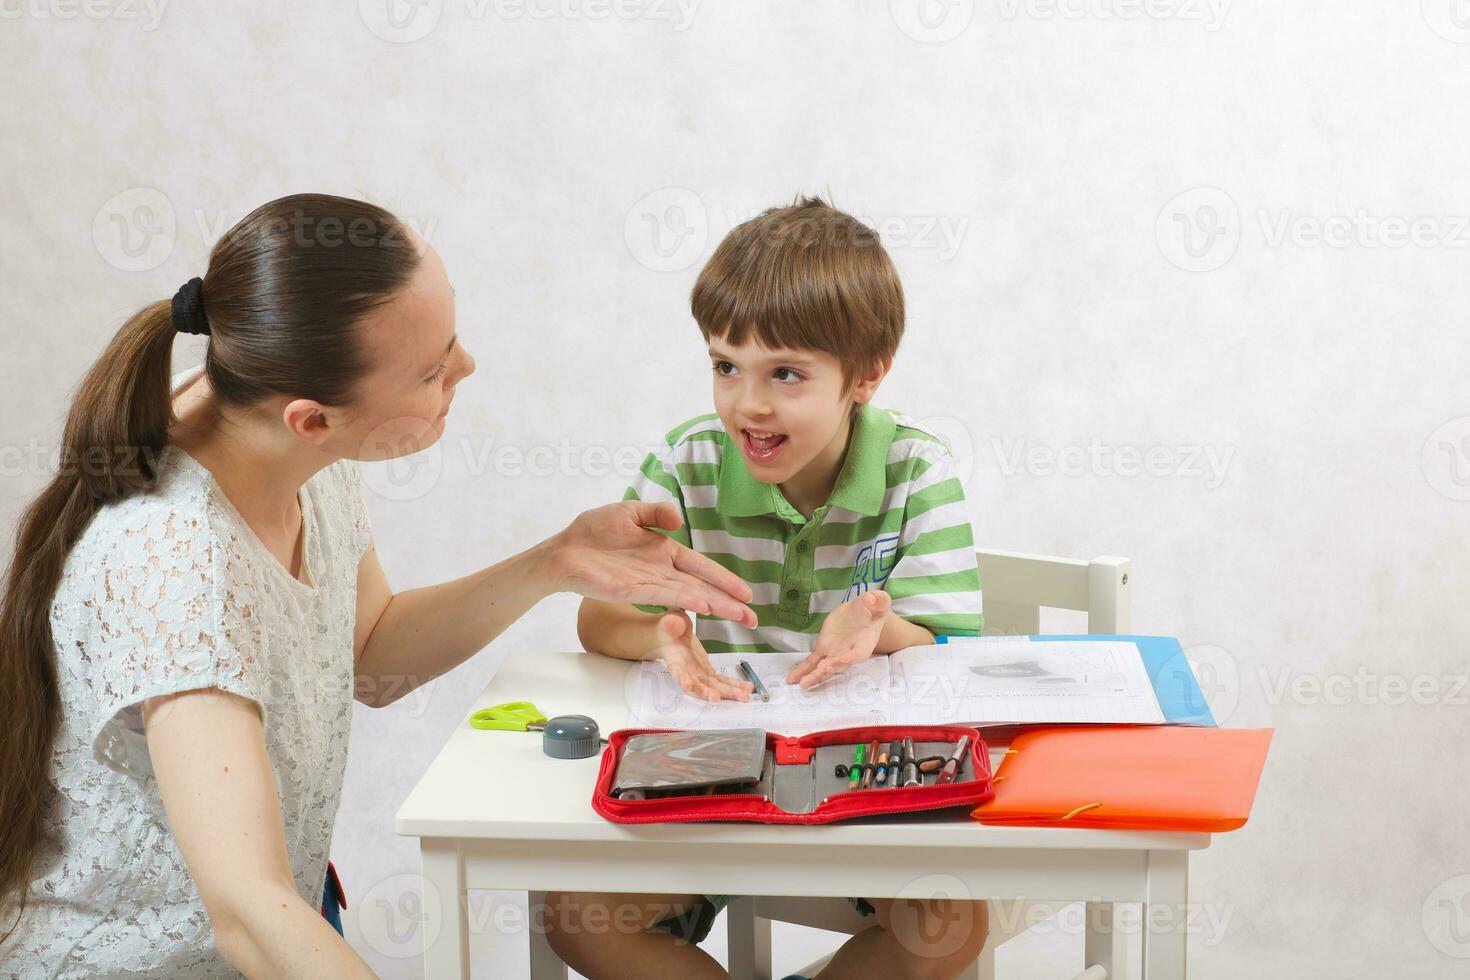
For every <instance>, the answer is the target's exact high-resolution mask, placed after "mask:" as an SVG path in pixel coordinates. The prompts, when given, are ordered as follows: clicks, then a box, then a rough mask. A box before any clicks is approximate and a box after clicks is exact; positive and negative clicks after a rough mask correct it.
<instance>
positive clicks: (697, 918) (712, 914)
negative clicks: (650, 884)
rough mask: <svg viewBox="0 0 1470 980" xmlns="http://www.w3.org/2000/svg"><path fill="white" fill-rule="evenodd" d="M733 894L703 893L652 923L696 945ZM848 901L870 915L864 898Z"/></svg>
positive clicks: (706, 936)
mask: <svg viewBox="0 0 1470 980" xmlns="http://www.w3.org/2000/svg"><path fill="white" fill-rule="evenodd" d="M734 897H735V896H733V895H705V896H704V901H702V902H700V903H699V905H698V907H696V908H693V909H690V910H689V912H687V913H686V914H684V915H671V916H669V917H668V918H667V919H664V920H663V921H661V922H657V923H655V924H654V926H653V927H654V928H655V929H657V930H658V931H659V932H667V933H669V934H670V935H672V936H673V937H674V938H675V939H678V940H680V941H681V942H686V943H694V944H695V945H696V946H697V945H698V944H700V943H702V942H704V941H705V939H706V938H708V936H709V931H710V929H711V928H713V927H714V924H715V919H716V918H718V917H719V914H720V912H721V910H723V909H724V908H725V906H727V905H729V904H730V899H732V898H734ZM847 901H848V903H849V904H850V905H851V906H852V907H853V908H854V909H856V910H857V913H858V915H872V914H873V906H872V905H870V904H869V903H868V900H867V899H864V898H849V899H848V900H847Z"/></svg>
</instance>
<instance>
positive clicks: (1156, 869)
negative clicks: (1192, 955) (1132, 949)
mask: <svg viewBox="0 0 1470 980" xmlns="http://www.w3.org/2000/svg"><path fill="white" fill-rule="evenodd" d="M1188 925H1189V852H1188V851H1149V852H1148V903H1147V904H1145V905H1144V906H1143V977H1144V980H1184V977H1185V971H1186V968H1187V967H1186V963H1187V960H1186V955H1185V954H1186V949H1185V939H1186V930H1187V927H1188Z"/></svg>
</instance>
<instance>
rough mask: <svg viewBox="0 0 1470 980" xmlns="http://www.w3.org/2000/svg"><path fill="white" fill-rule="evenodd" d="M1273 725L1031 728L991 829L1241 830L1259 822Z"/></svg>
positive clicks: (1004, 773)
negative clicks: (1255, 815)
mask: <svg viewBox="0 0 1470 980" xmlns="http://www.w3.org/2000/svg"><path fill="white" fill-rule="evenodd" d="M1271 733H1272V729H1270V728H1247V729H1241V728H1233V729H1232V728H1188V727H1179V726H1173V725H1144V726H1136V725H1129V726H1102V727H1063V728H1041V729H1031V730H1029V731H1026V732H1025V733H1023V734H1021V735H1018V736H1017V737H1016V739H1015V741H1014V742H1012V743H1011V751H1010V752H1009V753H1007V754H1006V757H1005V760H1004V761H1003V762H1002V763H1001V764H1000V767H999V769H998V770H997V771H996V775H995V797H994V798H993V799H991V800H990V801H989V802H988V803H984V804H982V805H981V806H980V807H978V808H976V809H975V811H974V812H973V813H972V814H971V815H972V816H974V817H975V818H976V819H977V820H979V821H980V822H981V823H985V824H1006V825H1011V826H1023V827H1092V828H1099V829H1105V830H1188V831H1205V832H1208V833H1219V832H1221V831H1225V830H1235V829H1236V828H1237V827H1240V826H1241V825H1242V824H1244V823H1245V821H1246V818H1247V817H1249V816H1250V812H1251V803H1252V802H1253V801H1254V800H1255V796H1256V784H1257V783H1258V782H1260V778H1261V768H1262V767H1263V766H1264V765H1265V764H1266V747H1267V746H1268V745H1270V743H1271Z"/></svg>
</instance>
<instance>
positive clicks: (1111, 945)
mask: <svg viewBox="0 0 1470 980" xmlns="http://www.w3.org/2000/svg"><path fill="white" fill-rule="evenodd" d="M1082 914H1083V916H1084V917H1085V919H1086V926H1085V932H1084V938H1083V960H1082V964H1083V966H1088V967H1092V966H1100V967H1102V968H1103V969H1105V970H1107V971H1108V977H1109V980H1128V937H1127V936H1122V935H1119V934H1118V932H1117V930H1116V929H1115V928H1114V927H1113V903H1112V902H1088V903H1087V906H1086V908H1084V909H1083V911H1082Z"/></svg>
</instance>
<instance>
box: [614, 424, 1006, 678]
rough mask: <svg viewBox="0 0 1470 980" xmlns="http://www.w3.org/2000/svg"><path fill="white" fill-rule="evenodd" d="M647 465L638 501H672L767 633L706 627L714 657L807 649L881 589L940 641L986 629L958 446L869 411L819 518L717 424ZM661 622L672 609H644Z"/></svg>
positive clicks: (688, 540) (702, 623)
mask: <svg viewBox="0 0 1470 980" xmlns="http://www.w3.org/2000/svg"><path fill="white" fill-rule="evenodd" d="M667 443H668V445H667V446H666V447H664V448H662V449H660V450H659V451H657V452H653V453H650V454H649V455H648V458H647V459H645V460H644V461H643V466H642V467H641V468H640V471H639V473H638V476H637V477H636V478H635V480H634V482H633V485H632V486H631V487H629V488H628V492H627V493H626V494H625V495H624V498H623V499H625V500H628V499H639V500H651V501H664V500H668V501H672V502H673V503H675V504H676V505H678V507H679V510H680V512H681V513H682V514H683V516H684V524H683V526H682V527H680V528H679V530H678V531H674V532H670V533H671V534H672V536H673V537H674V538H675V539H676V540H678V541H680V542H682V543H683V544H685V545H688V546H689V547H691V548H693V549H694V550H695V551H698V552H700V553H701V554H705V555H708V556H709V557H711V558H713V559H714V560H715V561H717V562H719V563H720V564H721V565H724V566H725V567H726V568H728V569H730V571H732V572H734V573H735V574H736V575H739V576H740V577H741V578H742V579H744V580H745V581H746V582H747V583H749V585H750V587H751V589H752V590H753V591H754V593H755V597H754V599H753V600H752V602H751V608H753V609H754V610H755V612H756V615H757V616H758V617H759V624H758V625H757V626H756V627H755V628H754V629H752V628H750V627H747V626H742V625H740V624H739V623H731V622H727V621H726V620H722V619H714V618H711V617H704V616H701V617H699V618H698V621H697V623H696V625H695V634H696V635H697V636H698V637H699V638H700V640H701V641H702V642H703V643H704V646H705V649H706V650H708V651H709V652H711V653H719V652H725V651H739V652H751V653H769V652H774V651H786V652H805V651H808V650H810V649H811V646H812V642H813V640H814V639H815V637H816V634H817V633H818V632H820V631H821V628H822V623H823V621H824V620H825V619H826V618H827V615H828V614H829V613H830V612H832V610H834V609H836V608H837V607H838V606H839V605H841V604H842V603H843V602H846V601H847V600H849V599H854V598H856V597H858V596H860V595H862V594H863V593H864V592H866V591H868V590H869V589H880V588H881V589H884V590H886V591H887V592H888V594H889V595H890V596H891V597H892V599H893V610H894V612H896V613H897V614H898V615H900V616H902V617H903V618H904V619H906V620H908V621H909V622H912V623H916V624H918V625H919V626H923V627H924V628H925V629H927V630H929V631H930V632H932V633H935V634H936V635H937V634H941V633H943V634H949V635H962V636H975V635H978V634H979V632H980V626H981V621H980V619H981V617H980V571H979V569H978V567H977V566H976V563H975V541H974V535H973V534H972V532H971V530H970V518H969V514H968V512H967V511H966V508H965V494H964V489H963V487H962V486H961V485H960V480H959V478H958V476H956V475H955V466H954V460H953V457H952V456H951V455H950V452H949V449H948V448H947V447H946V446H945V445H944V442H943V441H942V440H940V439H939V438H938V437H937V436H935V435H934V434H933V433H931V432H929V431H927V430H926V429H924V428H923V427H922V426H920V425H919V424H918V423H916V422H914V421H913V420H911V419H909V418H907V417H906V416H903V415H900V414H898V413H896V412H890V411H888V410H886V409H880V408H875V407H873V406H872V405H864V406H863V407H862V409H861V411H860V412H859V413H858V416H857V421H856V424H855V427H854V429H853V433H852V436H851V439H850V441H849V443H848V449H847V457H846V459H845V460H844V461H843V464H842V470H841V472H840V473H839V475H838V477H837V483H836V485H835V486H834V487H833V488H832V495H831V497H830V498H829V499H828V500H827V502H826V503H825V504H824V505H822V506H821V507H819V508H818V509H817V510H816V512H815V513H813V514H812V516H811V519H810V520H808V519H807V518H805V517H803V516H802V514H801V512H800V511H798V510H797V509H796V508H795V507H793V506H791V504H790V503H789V502H787V500H786V498H785V496H784V495H783V494H782V493H781V488H780V487H779V486H777V485H775V484H770V483H761V482H760V481H759V480H757V479H756V478H755V477H754V476H752V475H751V473H750V470H749V468H748V467H747V466H746V465H745V459H744V457H743V456H741V454H740V449H739V447H738V446H735V445H732V444H731V440H730V438H729V436H728V435H727V434H726V432H725V428H724V426H723V425H722V424H721V423H720V420H719V417H718V416H716V415H702V416H700V417H699V418H696V419H692V420H690V421H688V422H686V423H684V424H683V425H681V426H679V427H678V428H677V429H674V430H673V431H672V432H670V433H669V434H668V436H667ZM640 608H644V609H647V610H648V611H650V612H654V611H659V607H654V606H647V607H640Z"/></svg>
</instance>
